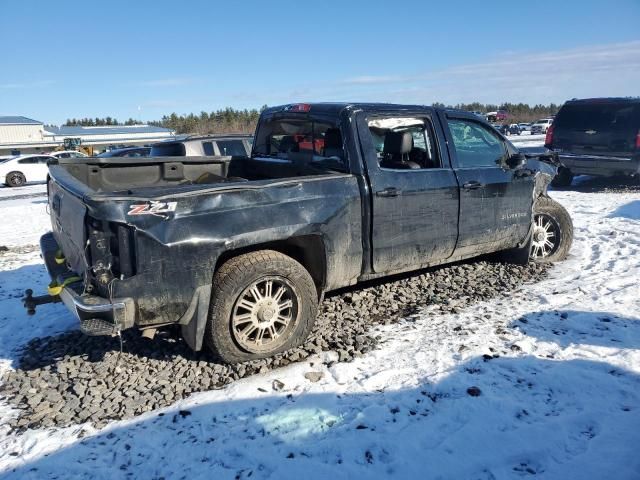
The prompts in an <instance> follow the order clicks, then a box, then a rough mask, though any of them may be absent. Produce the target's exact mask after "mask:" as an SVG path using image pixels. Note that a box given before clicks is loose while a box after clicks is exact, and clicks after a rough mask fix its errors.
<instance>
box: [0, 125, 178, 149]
mask: <svg viewBox="0 0 640 480" xmlns="http://www.w3.org/2000/svg"><path fill="white" fill-rule="evenodd" d="M174 137H175V132H174V131H173V130H170V129H168V128H162V127H154V126H151V125H127V126H121V125H118V126H114V125H110V126H104V127H67V126H62V127H49V126H47V127H45V126H44V124H43V123H42V122H39V121H37V120H32V119H30V118H26V117H20V116H5V117H3V116H0V156H3V155H17V154H20V153H41V152H49V151H51V150H53V149H54V148H56V147H60V146H62V145H63V144H64V139H65V138H79V139H80V141H81V143H82V145H83V146H91V147H93V148H94V150H95V151H96V152H100V151H103V150H106V149H109V148H111V147H115V146H122V145H149V144H152V143H156V142H160V141H162V140H166V139H170V138H174Z"/></svg>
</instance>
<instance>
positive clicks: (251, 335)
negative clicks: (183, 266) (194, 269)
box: [205, 250, 318, 363]
mask: <svg viewBox="0 0 640 480" xmlns="http://www.w3.org/2000/svg"><path fill="white" fill-rule="evenodd" d="M212 291H213V293H212V295H211V307H210V310H209V319H208V322H207V328H206V332H205V340H206V342H207V345H208V346H209V348H210V349H211V350H212V351H213V352H214V354H215V355H216V356H217V357H218V359H220V360H222V361H223V362H225V363H239V362H245V361H249V360H257V359H260V358H266V357H270V356H273V355H275V354H276V353H279V352H283V351H285V350H288V349H290V348H293V347H296V346H298V345H300V344H301V343H302V342H304V340H305V339H306V338H307V337H308V335H309V333H311V329H312V328H313V324H314V322H315V319H316V314H317V311H318V295H317V291H316V286H315V284H314V282H313V279H312V278H311V275H309V272H307V270H306V269H305V268H304V267H303V266H302V265H301V264H300V263H298V262H297V261H295V260H294V259H293V258H291V257H288V256H286V255H284V254H282V253H280V252H276V251H273V250H261V251H258V252H252V253H247V254H244V255H239V256H237V257H235V258H232V259H231V260H228V261H227V262H226V263H224V264H223V265H222V266H221V267H220V268H219V269H218V271H217V272H216V273H215V275H214V277H213V289H212Z"/></svg>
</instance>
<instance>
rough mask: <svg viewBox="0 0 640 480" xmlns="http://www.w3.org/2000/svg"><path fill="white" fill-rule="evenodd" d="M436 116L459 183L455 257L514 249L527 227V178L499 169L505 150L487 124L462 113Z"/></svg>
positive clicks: (529, 198)
mask: <svg viewBox="0 0 640 480" xmlns="http://www.w3.org/2000/svg"><path fill="white" fill-rule="evenodd" d="M441 115H442V116H443V118H444V120H443V123H445V124H446V125H447V126H448V130H447V131H446V135H447V140H448V145H449V151H450V153H451V157H452V162H453V166H454V171H455V173H456V176H457V178H458V183H459V184H460V226H459V237H458V243H457V246H456V255H458V254H460V255H469V254H479V253H485V252H490V251H494V250H497V249H500V248H508V247H512V246H514V245H515V243H517V242H518V241H520V240H522V239H524V238H525V237H526V235H527V233H528V232H529V228H530V226H531V220H532V219H531V214H532V204H533V188H534V177H533V175H530V174H529V172H528V171H525V170H519V171H514V170H510V169H507V168H503V166H502V165H504V160H505V159H506V156H507V155H508V154H509V148H508V147H507V144H506V140H505V139H504V138H503V137H502V136H501V135H500V134H498V133H497V132H496V131H495V130H494V129H493V128H491V127H490V126H489V125H486V124H484V123H483V122H480V121H477V120H476V119H474V118H471V117H469V116H465V115H464V114H458V113H446V114H445V113H442V114H441Z"/></svg>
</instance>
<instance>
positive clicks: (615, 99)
mask: <svg viewBox="0 0 640 480" xmlns="http://www.w3.org/2000/svg"><path fill="white" fill-rule="evenodd" d="M566 103H640V97H595V98H572V99H571V100H567V102H566Z"/></svg>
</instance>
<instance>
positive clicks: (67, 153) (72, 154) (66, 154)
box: [48, 150, 87, 158]
mask: <svg viewBox="0 0 640 480" xmlns="http://www.w3.org/2000/svg"><path fill="white" fill-rule="evenodd" d="M48 155H51V156H52V157H54V158H86V157H87V155H86V154H84V153H82V152H78V151H76V150H62V151H59V152H50V153H48Z"/></svg>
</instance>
